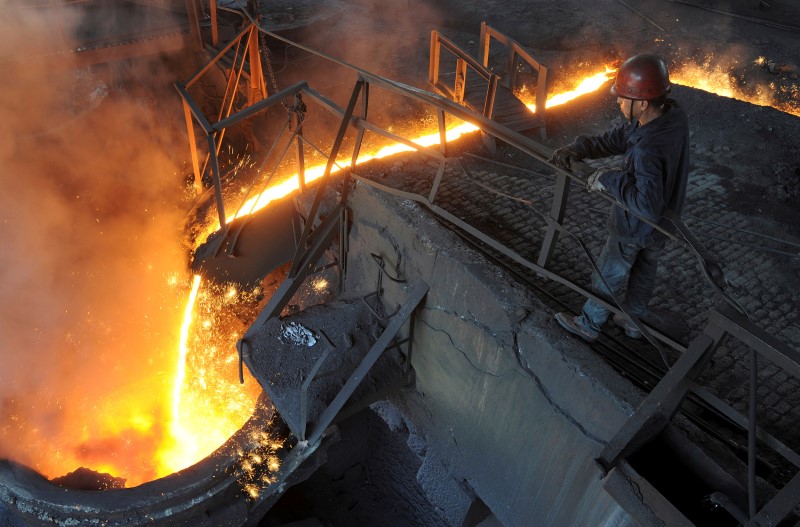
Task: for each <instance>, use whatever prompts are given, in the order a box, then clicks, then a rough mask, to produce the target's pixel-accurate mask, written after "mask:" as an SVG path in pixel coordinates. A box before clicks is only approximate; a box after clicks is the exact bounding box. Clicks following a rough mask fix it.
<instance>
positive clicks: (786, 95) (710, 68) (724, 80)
mask: <svg viewBox="0 0 800 527" xmlns="http://www.w3.org/2000/svg"><path fill="white" fill-rule="evenodd" d="M712 58H713V57H708V58H706V60H705V61H704V62H702V63H687V64H681V65H679V66H678V67H676V68H674V71H673V72H671V74H670V78H671V80H672V82H673V83H675V84H680V85H683V86H688V87H690V88H697V89H699V90H703V91H707V92H709V93H714V94H716V95H720V96H722V97H729V98H731V99H736V100H739V101H744V102H748V103H750V104H755V105H757V106H771V107H773V108H775V109H777V110H780V111H782V112H786V113H789V114H792V115H796V116H798V117H800V87H798V85H797V84H794V85H789V86H782V85H779V84H777V83H776V82H774V81H773V82H769V83H763V82H762V83H758V82H749V83H748V82H746V81H745V80H743V79H740V78H737V77H736V75H734V74H733V73H732V72H731V68H730V67H725V66H723V65H721V64H716V65H715V64H712V63H711V60H712ZM753 64H754V65H755V66H760V67H764V66H766V65H767V64H768V61H767V59H766V58H765V57H758V58H757V59H756V60H755V61H754V62H753ZM782 99H785V100H782Z"/></svg>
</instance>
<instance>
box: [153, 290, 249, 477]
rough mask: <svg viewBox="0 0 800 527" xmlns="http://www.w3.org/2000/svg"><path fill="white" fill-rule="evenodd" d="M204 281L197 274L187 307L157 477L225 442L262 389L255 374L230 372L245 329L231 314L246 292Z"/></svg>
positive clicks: (246, 417) (236, 428)
mask: <svg viewBox="0 0 800 527" xmlns="http://www.w3.org/2000/svg"><path fill="white" fill-rule="evenodd" d="M201 284H202V280H201V278H200V276H198V275H195V277H194V279H193V281H192V288H191V291H190V293H189V298H188V300H187V302H186V307H185V309H184V316H183V322H182V324H181V332H180V340H179V344H178V353H177V355H178V357H177V365H176V366H177V367H176V373H175V378H174V383H173V389H172V416H171V421H170V426H169V430H168V431H169V436H168V437H167V438H165V440H164V441H163V442H162V444H161V445H160V448H159V451H158V452H157V454H156V461H157V467H156V469H157V476H158V477H162V476H166V475H168V474H171V473H173V472H176V471H178V470H180V469H182V468H185V467H188V466H190V465H192V464H193V463H196V462H197V461H199V460H201V459H202V458H204V457H206V456H208V455H209V454H210V453H211V452H213V451H214V450H215V449H217V448H218V447H219V446H220V445H222V444H223V443H224V442H225V441H226V440H227V439H228V438H229V437H231V436H232V435H233V434H234V432H236V431H237V430H239V429H240V428H241V427H242V426H243V425H244V423H245V422H246V421H247V419H248V418H249V417H250V416H251V415H252V413H253V410H254V409H255V404H256V400H257V399H258V396H259V394H260V392H261V389H260V387H259V385H258V383H257V382H255V380H253V379H252V378H250V379H249V380H250V382H245V385H244V386H242V385H240V384H239V383H238V379H236V381H237V382H234V379H233V378H232V377H233V376H232V375H231V372H232V371H235V364H236V361H237V360H238V357H237V354H236V352H235V342H236V340H238V337H239V335H240V333H241V332H242V331H243V330H244V328H243V327H241V321H240V320H237V318H236V317H235V316H234V315H231V314H230V313H229V312H230V311H231V308H232V306H234V305H235V304H236V303H237V302H238V301H239V298H238V297H239V296H240V295H242V293H240V292H238V291H237V290H236V289H235V288H232V287H229V288H227V290H225V291H213V290H211V289H210V288H206V289H205V290H203V291H201ZM201 315H202V316H201ZM226 315H227V316H226ZM198 321H199V322H201V323H200V324H195V322H198Z"/></svg>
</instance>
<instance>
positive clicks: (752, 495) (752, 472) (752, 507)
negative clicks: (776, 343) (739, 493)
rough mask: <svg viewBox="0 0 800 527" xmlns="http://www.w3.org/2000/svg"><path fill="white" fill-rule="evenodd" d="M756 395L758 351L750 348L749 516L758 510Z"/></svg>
mask: <svg viewBox="0 0 800 527" xmlns="http://www.w3.org/2000/svg"><path fill="white" fill-rule="evenodd" d="M757 397H758V353H756V350H754V349H751V350H750V412H749V422H748V425H749V426H748V429H747V505H748V508H749V511H750V518H754V517H755V516H756V513H757V512H758V505H757V499H756V450H757V445H756V426H757V425H756V423H757V419H756V411H757V405H756V402H757Z"/></svg>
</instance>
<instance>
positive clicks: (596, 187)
mask: <svg viewBox="0 0 800 527" xmlns="http://www.w3.org/2000/svg"><path fill="white" fill-rule="evenodd" d="M612 170H613V169H612V168H608V167H603V168H598V169H597V170H595V171H594V172H593V173H592V175H591V176H589V179H587V180H586V190H588V191H589V192H600V191H603V190H605V189H606V187H604V186H603V184H602V183H600V176H602V175H603V174H605V173H606V172H611V171H612Z"/></svg>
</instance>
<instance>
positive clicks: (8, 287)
mask: <svg viewBox="0 0 800 527" xmlns="http://www.w3.org/2000/svg"><path fill="white" fill-rule="evenodd" d="M0 10H1V11H0V12H1V13H2V18H0V20H2V22H0V30H2V33H3V34H4V35H5V36H6V37H7V38H4V39H3V42H4V43H5V45H4V46H3V47H2V48H0V62H4V63H6V65H7V68H6V69H7V72H8V71H11V72H12V74H7V75H6V76H5V79H4V82H3V83H2V84H0V121H1V122H3V123H4V125H5V126H4V127H3V128H2V130H0V162H1V164H0V167H2V168H0V185H1V187H0V188H2V192H0V224H2V230H0V242H2V246H3V250H2V252H1V253H0V458H6V457H7V458H11V459H14V460H16V461H20V462H22V463H25V464H28V465H30V466H31V467H33V468H36V469H37V470H39V471H41V472H42V473H44V474H45V475H46V476H48V477H55V476H60V475H63V474H64V473H66V472H68V471H71V470H74V469H75V468H77V467H78V466H81V465H83V466H87V467H90V468H93V469H96V470H100V471H104V470H105V471H114V472H115V475H119V476H123V477H125V476H126V474H125V473H124V472H125V471H126V470H128V468H126V467H128V466H131V465H132V466H136V465H138V467H137V468H131V470H138V471H139V472H140V473H141V472H142V471H147V470H148V468H147V467H146V465H147V463H148V462H149V460H150V459H152V448H153V447H154V442H155V441H156V440H157V439H158V435H159V432H158V424H157V423H158V422H159V418H160V417H162V414H163V412H164V411H165V410H164V408H167V405H168V404H169V401H167V400H165V396H166V395H168V394H169V390H171V384H170V383H171V380H172V375H173V372H174V367H175V366H174V364H172V363H171V362H172V361H173V360H174V356H175V351H174V350H175V347H176V346H177V342H178V334H177V331H178V329H179V327H180V317H181V315H182V309H183V303H184V302H185V289H183V288H182V286H184V285H185V284H186V281H187V278H188V276H187V271H186V256H185V254H183V251H182V249H181V246H180V235H179V232H180V226H181V222H182V221H183V212H182V211H183V210H184V208H185V204H184V203H183V195H182V190H181V176H180V174H179V173H178V170H177V169H176V167H175V166H174V162H173V161H172V160H171V159H170V157H169V156H168V155H167V153H166V152H165V150H164V148H163V147H161V146H160V143H159V142H158V141H157V140H156V138H155V137H154V134H155V133H156V131H157V130H156V128H155V127H154V121H153V117H152V115H151V110H152V108H151V107H150V106H149V105H148V103H147V101H146V100H144V99H140V98H134V97H126V96H125V95H124V93H115V92H114V91H112V90H109V88H108V84H109V83H108V82H107V81H106V80H104V79H103V78H102V77H101V76H100V75H97V74H93V73H91V72H89V71H87V70H85V69H84V70H75V69H69V68H60V69H57V70H56V69H51V68H50V67H48V63H47V62H45V61H40V60H25V61H18V60H13V57H14V56H15V54H16V53H18V54H20V55H23V56H28V57H37V56H41V55H43V54H46V53H50V52H52V50H53V49H54V47H55V48H59V47H61V48H62V49H63V46H64V45H66V46H69V42H68V38H67V35H69V34H70V30H69V28H70V25H71V24H75V23H77V22H78V20H77V19H70V17H69V16H66V15H65V14H64V13H63V12H60V13H58V16H55V14H52V13H47V12H44V11H42V10H41V9H34V8H21V7H12V6H10V5H9V3H8V2H3V1H0ZM63 60H66V59H59V61H60V63H61V65H62V66H63V65H64V64H63ZM170 284H172V285H170ZM154 432H155V433H154ZM123 446H124V448H123ZM126 449H127V450H126ZM148 450H149V451H150V452H149V454H148V453H143V455H140V454H139V452H138V451H148Z"/></svg>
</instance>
